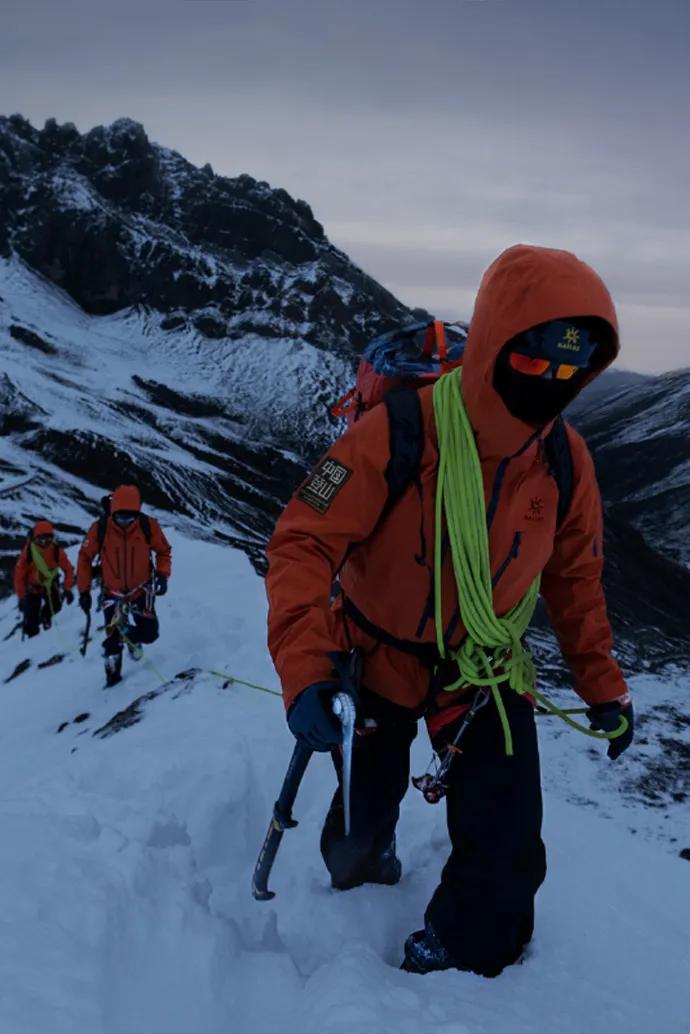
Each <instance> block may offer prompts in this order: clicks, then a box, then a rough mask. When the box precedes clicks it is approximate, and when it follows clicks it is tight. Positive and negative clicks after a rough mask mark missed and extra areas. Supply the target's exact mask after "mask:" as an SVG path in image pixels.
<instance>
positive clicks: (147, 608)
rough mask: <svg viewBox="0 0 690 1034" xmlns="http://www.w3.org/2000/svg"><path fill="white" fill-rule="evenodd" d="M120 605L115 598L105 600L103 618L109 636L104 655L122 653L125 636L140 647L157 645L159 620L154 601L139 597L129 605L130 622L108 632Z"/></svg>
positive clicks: (121, 623)
mask: <svg viewBox="0 0 690 1034" xmlns="http://www.w3.org/2000/svg"><path fill="white" fill-rule="evenodd" d="M118 603H120V601H119V600H117V599H116V598H115V597H113V596H106V597H105V599H104V600H103V617H104V618H105V625H106V631H107V633H108V634H107V635H106V637H105V639H104V640H103V653H104V654H105V656H106V657H112V656H113V655H114V654H118V653H122V650H123V646H124V642H125V640H124V638H123V633H124V635H126V636H127V639H129V641H130V642H131V643H134V644H135V645H136V646H140V645H143V644H146V643H155V641H156V639H158V618H157V617H156V612H155V607H154V603H153V599H151V600H147V598H146V595H145V594H142V595H141V596H138V597H137V598H136V599H135V600H132V601H131V603H128V604H127V610H128V611H129V620H128V621H124V620H123V622H119V623H118V625H117V626H114V627H112V628H111V629H110V630H108V626H109V625H110V624H111V622H112V621H113V619H114V618H115V616H116V608H117V606H118Z"/></svg>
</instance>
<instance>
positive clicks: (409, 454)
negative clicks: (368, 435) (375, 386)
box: [383, 388, 424, 511]
mask: <svg viewBox="0 0 690 1034" xmlns="http://www.w3.org/2000/svg"><path fill="white" fill-rule="evenodd" d="M383 401H384V404H385V406H386V409H387V410H388V428H389V443H390V444H389V448H390V459H389V461H388V466H387V467H386V481H387V482H388V502H387V504H386V511H388V510H389V509H390V507H391V506H393V505H394V504H395V503H397V501H398V500H399V499H400V497H401V496H402V494H403V492H404V491H405V489H406V488H407V486H408V485H410V484H411V483H412V482H413V481H415V479H416V478H417V476H418V474H419V468H420V467H421V464H422V450H423V449H424V428H423V427H422V407H421V405H420V402H419V393H418V391H417V389H416V388H402V389H400V390H399V391H390V392H388V394H387V395H386V396H385V397H384V399H383Z"/></svg>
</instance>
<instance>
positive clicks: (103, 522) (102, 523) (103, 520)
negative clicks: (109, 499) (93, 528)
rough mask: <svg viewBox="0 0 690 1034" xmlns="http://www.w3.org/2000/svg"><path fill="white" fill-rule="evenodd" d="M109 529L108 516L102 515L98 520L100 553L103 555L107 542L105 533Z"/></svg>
mask: <svg viewBox="0 0 690 1034" xmlns="http://www.w3.org/2000/svg"><path fill="white" fill-rule="evenodd" d="M107 527H108V516H107V514H105V513H102V514H101V516H100V517H99V518H98V532H97V534H98V552H99V553H101V552H102V550H103V543H104V541H105V533H106V529H107Z"/></svg>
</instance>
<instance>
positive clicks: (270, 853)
mask: <svg viewBox="0 0 690 1034" xmlns="http://www.w3.org/2000/svg"><path fill="white" fill-rule="evenodd" d="M329 657H330V659H331V660H332V661H333V665H334V667H335V670H336V673H337V674H338V676H339V678H340V681H341V683H342V685H343V687H344V688H343V690H342V691H341V692H340V693H336V694H335V696H334V697H333V701H332V705H331V706H332V708H333V713H334V714H335V715H336V717H337V718H338V720H339V721H340V724H341V727H342V736H343V742H342V751H343V775H342V793H343V804H344V809H345V835H346V836H347V835H349V833H350V781H351V777H352V746H353V742H354V732H355V716H356V713H357V708H356V699H357V695H358V691H359V680H360V676H361V655H360V654H359V652H358V651H357V650H353V651H352V652H351V653H349V654H343V653H331V654H329ZM312 753H313V752H312V751H311V750H310V749H309V748H308V747H305V746H304V745H303V744H301V743H299V742H298V743H296V744H295V749H294V750H293V752H292V757H291V758H290V763H289V765H288V767H287V772H286V773H285V778H284V779H283V785H282V786H281V788H280V793H279V795H278V800H277V801H276V802H275V804H274V806H273V815H272V817H271V821H270V823H269V826H268V831H267V833H266V836H265V837H264V842H263V844H262V845H261V851H260V852H259V857H258V859H257V862H256V865H255V867H254V874H253V877H252V895H253V897H254V898H255V899H256V901H270V900H271V899H272V898H274V897H275V893H274V891H272V890H269V889H268V878H269V876H270V875H271V869H272V868H273V863H274V862H275V858H276V854H277V853H278V848H279V847H280V842H281V840H282V839H283V833H284V832H285V830H286V829H294V828H295V826H297V821H296V820H295V819H293V817H292V806H293V804H294V803H295V798H296V797H297V791H298V790H299V786H300V783H301V782H302V777H303V776H304V773H305V772H306V769H307V765H308V764H309V759H310V758H311V756H312Z"/></svg>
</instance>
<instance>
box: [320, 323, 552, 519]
mask: <svg viewBox="0 0 690 1034" xmlns="http://www.w3.org/2000/svg"><path fill="white" fill-rule="evenodd" d="M467 330H468V324H466V323H444V322H443V321H442V320H433V321H426V322H424V323H413V324H408V325H407V326H405V327H400V328H398V329H397V330H393V331H389V332H388V333H387V334H381V335H379V337H376V338H374V340H373V341H372V342H371V343H370V344H369V345H368V346H367V347H366V349H365V350H364V352H363V354H362V359H361V360H360V364H359V368H358V370H357V376H356V381H355V386H354V388H351V389H350V391H349V392H348V393H347V394H346V395H344V396H343V397H342V398H341V399H339V400H338V402H336V403H335V405H334V406H333V407H332V408H331V413H332V415H333V416H335V417H345V418H346V419H347V423H348V427H349V426H351V425H352V424H353V423H355V422H356V421H357V420H358V419H359V417H360V416H361V415H362V414H363V413H365V412H367V411H368V410H370V409H373V408H374V406H376V405H378V404H379V403H380V402H383V403H384V405H385V406H386V409H387V410H388V425H389V430H390V460H389V462H388V466H387V468H386V481H387V482H388V500H387V502H386V505H385V507H384V513H383V515H382V516H385V515H387V514H388V513H389V512H390V509H391V507H392V506H393V505H394V504H395V503H396V502H397V501H398V500H399V499H400V497H401V496H402V494H403V493H404V491H405V489H406V488H407V487H408V486H409V485H411V484H413V483H414V482H416V481H417V480H418V476H419V469H420V466H421V462H422V450H423V448H424V429H423V427H422V411H421V406H420V403H419V396H418V394H417V389H419V388H423V387H425V386H426V385H428V384H433V383H434V381H437V380H438V378H439V377H441V376H442V375H443V374H444V373H448V372H449V371H450V370H453V369H455V368H456V367H458V366H461V365H462V361H463V354H464V349H465V342H466V339H467ZM543 444H544V455H545V457H546V463H547V467H548V471H549V474H550V475H551V476H552V477H553V478H554V480H555V482H556V486H557V488H558V509H557V513H556V527H557V528H559V527H560V526H561V524H562V523H563V520H564V519H565V516H566V514H567V512H568V510H569V508H570V502H571V500H572V496H573V459H572V454H571V451H570V443H569V441H568V432H567V430H566V426H565V422H564V420H563V418H562V417H560V416H559V417H558V418H557V419H556V421H555V422H554V425H553V427H552V429H551V431H550V432H549V434H548V435H547V436H546V438H545V439H544V442H543Z"/></svg>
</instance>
